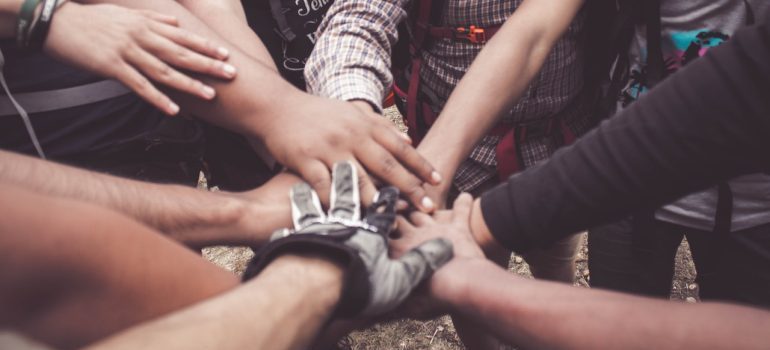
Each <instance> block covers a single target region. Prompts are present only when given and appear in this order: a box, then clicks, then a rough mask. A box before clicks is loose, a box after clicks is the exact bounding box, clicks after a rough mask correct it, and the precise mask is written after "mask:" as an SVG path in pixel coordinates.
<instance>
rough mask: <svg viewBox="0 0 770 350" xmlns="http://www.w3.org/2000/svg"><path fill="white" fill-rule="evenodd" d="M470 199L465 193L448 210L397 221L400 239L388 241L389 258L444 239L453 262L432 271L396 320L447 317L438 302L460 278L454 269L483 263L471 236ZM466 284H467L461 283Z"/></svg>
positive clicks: (440, 301)
mask: <svg viewBox="0 0 770 350" xmlns="http://www.w3.org/2000/svg"><path fill="white" fill-rule="evenodd" d="M472 205H473V198H471V196H470V195H469V194H467V193H463V194H461V195H460V196H459V197H457V200H455V202H454V206H453V209H452V210H440V211H437V212H436V213H435V214H434V215H433V216H430V215H427V214H425V213H420V212H415V213H412V214H411V216H410V220H407V219H406V218H404V217H401V216H399V217H398V218H397V224H398V230H399V233H400V237H399V238H398V239H393V240H391V241H390V249H391V253H392V255H393V256H395V257H398V256H401V254H404V253H405V252H408V251H409V250H410V249H413V247H415V246H419V245H421V244H424V242H426V241H431V240H435V239H439V238H440V239H446V240H449V241H450V242H452V246H453V247H454V258H453V259H452V260H451V261H450V262H449V263H447V264H446V265H445V266H444V267H443V268H441V269H439V270H438V271H436V273H435V274H433V276H432V277H431V279H430V280H429V281H428V282H427V283H426V288H425V289H424V290H422V291H421V293H415V295H414V296H413V297H412V298H411V299H410V300H409V301H408V302H407V303H405V304H404V305H403V307H401V308H399V311H398V312H397V313H396V314H397V315H396V316H400V317H410V318H421V319H428V318H434V317H438V316H439V315H442V314H446V313H448V312H449V311H450V310H449V306H448V305H445V303H444V302H443V301H442V300H443V299H445V298H444V297H443V295H444V294H448V293H455V292H456V291H455V290H451V289H455V288H457V286H458V285H461V284H463V283H454V282H457V281H452V279H453V278H455V279H456V277H457V276H461V275H462V274H458V273H456V271H455V269H457V268H463V267H464V266H463V265H466V264H468V263H474V262H486V257H485V256H484V252H483V251H482V250H481V247H479V245H478V243H477V242H476V240H475V239H474V237H473V235H472V234H471V229H470V215H471V208H472ZM464 282H467V281H464Z"/></svg>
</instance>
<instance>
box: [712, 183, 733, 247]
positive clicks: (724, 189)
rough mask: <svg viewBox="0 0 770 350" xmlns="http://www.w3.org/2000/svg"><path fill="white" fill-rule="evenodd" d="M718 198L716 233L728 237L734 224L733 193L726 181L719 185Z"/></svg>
mask: <svg viewBox="0 0 770 350" xmlns="http://www.w3.org/2000/svg"><path fill="white" fill-rule="evenodd" d="M717 196H718V197H717V208H716V215H715V217H714V232H715V233H717V234H722V235H726V234H728V233H730V230H731V226H732V222H733V191H732V190H731V189H730V185H729V184H728V183H727V182H726V181H723V182H720V183H719V185H717Z"/></svg>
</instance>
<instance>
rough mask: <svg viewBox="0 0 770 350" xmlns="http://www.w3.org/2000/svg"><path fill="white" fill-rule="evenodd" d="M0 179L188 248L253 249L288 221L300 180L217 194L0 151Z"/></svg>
mask: <svg viewBox="0 0 770 350" xmlns="http://www.w3.org/2000/svg"><path fill="white" fill-rule="evenodd" d="M0 181H1V182H3V183H5V184H9V185H13V186H16V187H19V188H24V189H27V190H29V191H33V192H37V193H40V194H44V195H48V196H53V197H60V198H69V199H75V200H79V201H83V202H88V203H91V204H94V205H98V206H101V207H105V208H109V209H111V210H114V211H116V212H119V213H122V214H124V215H126V216H129V217H131V218H133V219H135V220H137V221H139V222H142V223H144V224H145V225H148V226H150V227H153V228H155V229H157V230H158V231H161V232H163V233H166V234H167V235H169V236H170V237H171V238H173V239H175V240H178V241H180V242H182V243H184V244H186V245H190V246H196V247H200V246H205V245H209V244H245V245H258V244H261V243H262V242H264V241H265V240H267V238H268V237H269V236H270V234H271V233H272V231H273V230H275V229H277V228H279V227H284V226H286V225H288V224H289V223H291V218H290V217H289V212H290V209H289V208H290V207H289V200H288V196H287V195H286V193H288V191H289V188H291V186H292V185H293V184H294V183H295V182H297V181H299V179H297V178H296V177H294V176H291V175H288V174H283V175H278V177H276V178H275V179H273V180H271V181H270V182H268V183H267V184H265V185H263V186H262V187H260V188H258V189H256V190H254V191H251V192H247V193H239V194H232V193H216V192H206V191H201V190H196V189H194V188H189V187H185V186H178V185H159V184H152V183H147V182H141V181H135V180H129V179H123V178H119V177H114V176H110V175H104V174H99V173H95V172H91V171H87V170H81V169H77V168H73V167H70V166H66V165H61V164H57V163H54V162H48V161H43V160H40V159H36V158H31V157H28V156H23V155H18V154H15V153H11V152H7V151H0Z"/></svg>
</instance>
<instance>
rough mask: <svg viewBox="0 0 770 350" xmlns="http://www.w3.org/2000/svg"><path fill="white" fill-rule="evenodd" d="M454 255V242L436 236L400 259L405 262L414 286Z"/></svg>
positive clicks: (405, 267)
mask: <svg viewBox="0 0 770 350" xmlns="http://www.w3.org/2000/svg"><path fill="white" fill-rule="evenodd" d="M453 256H454V253H453V251H452V242H450V241H449V240H447V239H444V238H435V239H431V240H430V241H427V242H424V243H422V244H420V245H418V246H417V247H414V248H412V249H411V250H410V251H408V252H406V254H404V255H403V256H402V257H401V258H400V259H398V261H399V262H400V263H401V264H403V266H404V269H405V270H406V272H407V274H408V275H409V279H410V282H412V286H416V285H417V284H419V283H420V282H421V281H422V280H424V279H427V278H428V277H430V275H432V274H433V272H434V271H436V270H438V269H439V268H440V267H441V266H444V264H446V263H447V262H449V260H451V259H452V257H453Z"/></svg>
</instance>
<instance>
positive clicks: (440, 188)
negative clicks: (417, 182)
mask: <svg viewBox="0 0 770 350" xmlns="http://www.w3.org/2000/svg"><path fill="white" fill-rule="evenodd" d="M451 185H452V182H451V181H444V182H442V183H441V184H439V185H435V186H434V185H431V184H424V185H423V186H422V188H423V189H424V190H425V194H426V195H427V196H428V197H430V199H432V200H433V202H434V203H436V209H446V207H447V205H446V204H447V203H446V201H447V197H449V189H450V187H451Z"/></svg>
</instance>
